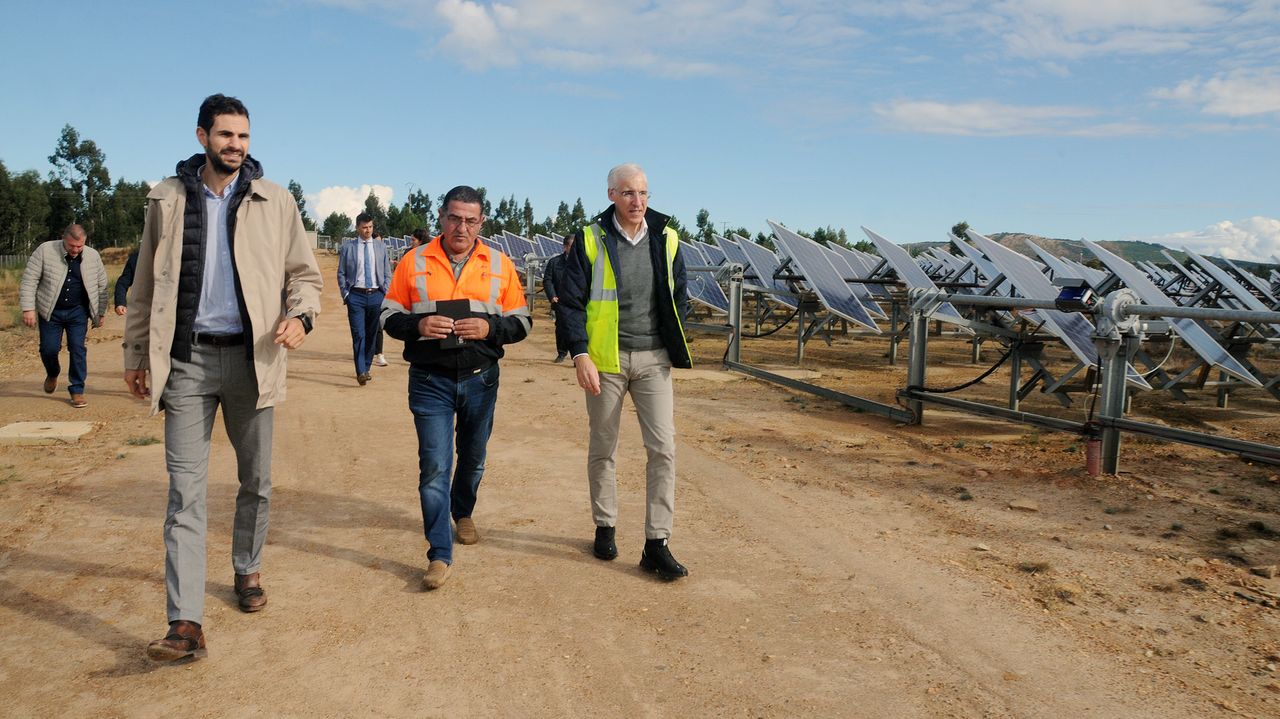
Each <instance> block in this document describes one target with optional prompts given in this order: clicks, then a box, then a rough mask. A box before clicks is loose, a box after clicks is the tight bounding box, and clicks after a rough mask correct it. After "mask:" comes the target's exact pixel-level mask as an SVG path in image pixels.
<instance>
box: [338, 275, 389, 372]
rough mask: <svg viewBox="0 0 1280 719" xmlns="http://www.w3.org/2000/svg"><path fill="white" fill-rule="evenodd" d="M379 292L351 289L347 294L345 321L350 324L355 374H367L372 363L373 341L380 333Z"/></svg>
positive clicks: (380, 309)
mask: <svg viewBox="0 0 1280 719" xmlns="http://www.w3.org/2000/svg"><path fill="white" fill-rule="evenodd" d="M384 297H385V295H383V294H382V293H381V292H370V293H364V292H361V291H359V290H355V289H353V290H351V292H350V293H348V294H347V323H348V324H349V325H351V355H352V357H353V358H354V359H355V363H356V374H367V373H368V372H369V366H370V365H372V364H373V355H374V354H375V353H376V352H377V351H378V350H375V349H374V342H375V341H377V337H378V336H379V335H380V334H381V333H382V328H381V327H380V326H379V319H378V318H379V316H380V315H381V314H382V300H383V298H384Z"/></svg>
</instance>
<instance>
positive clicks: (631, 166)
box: [609, 162, 644, 190]
mask: <svg viewBox="0 0 1280 719" xmlns="http://www.w3.org/2000/svg"><path fill="white" fill-rule="evenodd" d="M643 174H644V168H643V167H640V166H639V165H637V164H636V163H634V162H624V163H622V164H621V165H618V166H617V167H615V168H613V169H612V170H609V189H611V190H612V189H613V188H615V187H617V186H618V183H620V182H622V181H623V180H625V179H627V178H628V177H632V176H634V175H643Z"/></svg>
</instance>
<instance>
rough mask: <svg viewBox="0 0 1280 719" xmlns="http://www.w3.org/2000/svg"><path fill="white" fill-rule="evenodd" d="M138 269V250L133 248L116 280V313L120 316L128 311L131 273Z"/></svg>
mask: <svg viewBox="0 0 1280 719" xmlns="http://www.w3.org/2000/svg"><path fill="white" fill-rule="evenodd" d="M137 269H138V250H137V249H136V248H135V249H134V251H133V252H130V253H129V259H127V260H125V263H124V270H122V271H121V272H120V278H119V279H117V280H116V297H115V299H116V314H118V315H120V316H121V317H123V316H125V315H126V314H128V312H129V288H130V287H133V273H134V272H135V271H136V270H137Z"/></svg>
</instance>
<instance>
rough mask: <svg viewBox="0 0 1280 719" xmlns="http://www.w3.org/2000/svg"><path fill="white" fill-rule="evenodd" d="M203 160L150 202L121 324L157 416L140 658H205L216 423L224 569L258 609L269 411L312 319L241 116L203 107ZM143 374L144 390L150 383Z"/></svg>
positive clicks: (314, 296)
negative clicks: (232, 478)
mask: <svg viewBox="0 0 1280 719" xmlns="http://www.w3.org/2000/svg"><path fill="white" fill-rule="evenodd" d="M196 139H197V140H198V141H199V142H200V144H201V146H203V148H204V152H202V153H199V154H196V155H193V156H192V157H191V158H190V159H188V160H185V161H183V162H180V163H178V167H177V173H176V176H175V177H170V178H169V179H167V180H165V181H163V182H161V183H160V184H159V185H157V186H156V187H155V188H154V189H152V190H151V192H150V194H148V195H147V203H148V206H147V221H146V225H145V226H144V228H143V231H142V246H141V249H140V251H139V254H138V268H137V274H136V277H135V280H134V285H133V300H132V302H130V304H129V314H128V315H127V316H126V318H127V320H126V324H125V336H124V366H125V371H124V381H125V384H126V385H128V387H129V391H130V392H132V393H133V395H134V396H136V397H138V398H139V399H148V398H149V399H150V402H151V411H152V412H153V413H155V412H158V411H160V410H164V412H165V460H166V465H167V469H168V472H169V505H168V511H167V512H166V515H165V523H164V543H165V589H166V593H167V597H168V606H167V615H168V620H169V632H168V634H167V635H166V636H165V637H164V638H163V639H157V640H155V641H153V642H151V643H150V644H149V645H148V647H147V655H148V656H150V657H151V658H152V659H155V660H157V661H173V660H176V659H181V658H183V657H189V656H203V655H204V654H205V651H206V649H205V638H204V631H203V629H202V626H201V623H202V620H203V613H204V588H205V528H206V518H205V488H206V485H207V481H208V468H209V446H210V438H211V435H212V432H213V424H214V416H215V414H216V413H217V409H218V407H219V405H221V407H222V413H223V424H224V426H225V428H226V431H227V437H228V439H230V440H231V445H232V447H233V448H234V449H235V453H236V465H237V470H238V475H239V480H240V490H239V493H238V494H237V495H236V512H235V522H234V524H233V529H232V537H231V565H232V568H233V570H234V572H235V583H234V587H235V592H236V596H237V598H238V600H239V605H240V609H241V610H243V611H245V612H255V611H258V610H260V609H262V608H263V607H264V606H265V605H266V602H267V597H266V593H265V592H264V591H263V589H262V585H261V583H260V581H259V566H260V564H261V561H262V548H263V544H264V543H265V542H266V536H267V514H268V509H269V507H270V500H271V431H272V407H273V406H274V405H275V404H276V402H279V401H281V400H283V399H284V397H285V362H286V358H287V356H288V353H287V352H286V351H285V350H290V349H296V348H297V347H299V346H300V345H301V344H302V342H303V340H304V339H305V338H306V335H307V333H308V332H310V331H311V324H312V321H313V319H314V317H315V315H316V314H317V313H318V312H319V311H320V290H321V287H322V280H321V278H320V271H319V269H318V268H317V266H316V261H315V256H314V255H313V254H312V250H311V245H310V242H309V240H308V238H307V235H306V232H305V230H304V229H303V226H302V219H301V217H299V215H298V206H297V204H296V203H295V202H294V200H293V196H292V195H290V194H289V192H288V190H286V189H284V188H283V187H281V186H279V185H277V184H275V183H273V182H268V181H267V180H264V179H262V166H261V165H260V164H258V162H257V160H254V159H253V158H252V157H250V156H249V111H248V110H247V109H246V108H245V106H244V105H243V104H242V103H241V102H240V101H239V100H237V99H235V98H233V97H226V96H224V95H211V96H210V97H208V98H206V99H205V101H204V103H202V104H201V106H200V113H199V116H198V119H197V127H196ZM148 372H150V381H149V382H148V377H147V374H148Z"/></svg>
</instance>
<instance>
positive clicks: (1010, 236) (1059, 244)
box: [903, 232, 1186, 264]
mask: <svg viewBox="0 0 1280 719" xmlns="http://www.w3.org/2000/svg"><path fill="white" fill-rule="evenodd" d="M987 237H989V238H991V239H992V240H994V241H996V242H999V243H1000V244H1002V245H1004V246H1005V247H1008V248H1009V249H1011V250H1015V251H1017V252H1021V253H1022V254H1024V255H1027V256H1028V257H1032V258H1034V257H1035V253H1034V252H1032V251H1031V248H1030V247H1029V246H1027V241H1028V240H1030V241H1031V242H1034V243H1036V245H1038V246H1039V247H1040V249H1042V250H1047V251H1048V252H1050V253H1051V254H1053V255H1055V256H1057V257H1069V258H1071V259H1073V260H1077V261H1080V262H1088V261H1089V260H1092V259H1094V257H1093V255H1092V254H1090V253H1089V251H1088V250H1087V249H1085V247H1084V244H1083V243H1081V242H1080V241H1079V240H1060V239H1054V238H1051V237H1040V236H1039V235H1029V234H1027V233H1025V232H997V233H995V234H993V235H987ZM948 244H949V243H947V242H916V243H914V244H910V245H903V247H905V248H906V250H907V251H908V252H910V253H911V254H912V255H913V256H914V255H916V254H919V253H920V252H924V251H925V250H927V249H929V248H930V247H944V248H945V247H946V246H947V245H948ZM1098 244H1099V245H1101V246H1102V247H1104V248H1106V249H1107V250H1110V251H1111V252H1114V253H1115V254H1117V255H1119V256H1120V257H1123V258H1124V259H1126V260H1128V261H1129V262H1155V263H1158V264H1163V263H1167V262H1168V260H1166V259H1165V258H1164V256H1163V255H1161V254H1160V250H1168V251H1169V254H1171V255H1173V256H1174V257H1176V258H1178V261H1182V260H1184V259H1186V254H1185V253H1183V252H1182V251H1181V250H1174V249H1172V248H1169V247H1165V246H1164V245H1158V244H1155V243H1154V242H1107V241H1103V242H1099V243H1098Z"/></svg>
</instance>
